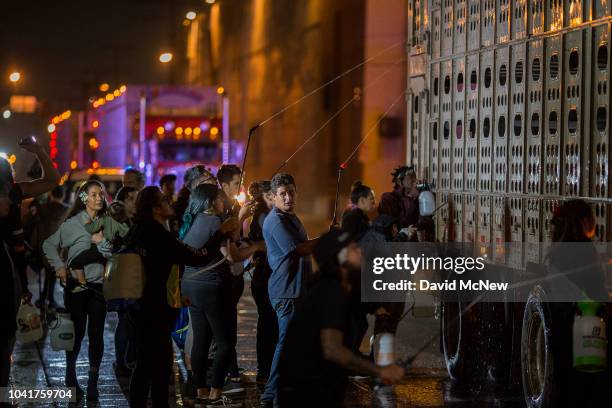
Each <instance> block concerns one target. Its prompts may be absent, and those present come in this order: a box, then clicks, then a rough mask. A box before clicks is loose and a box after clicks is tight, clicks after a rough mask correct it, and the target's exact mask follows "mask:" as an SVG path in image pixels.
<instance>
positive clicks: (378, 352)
mask: <svg viewBox="0 0 612 408" xmlns="http://www.w3.org/2000/svg"><path fill="white" fill-rule="evenodd" d="M374 361H375V362H376V364H377V365H379V366H383V367H384V366H388V365H391V364H394V363H395V336H394V335H393V334H392V333H379V334H377V335H376V337H375V338H374Z"/></svg>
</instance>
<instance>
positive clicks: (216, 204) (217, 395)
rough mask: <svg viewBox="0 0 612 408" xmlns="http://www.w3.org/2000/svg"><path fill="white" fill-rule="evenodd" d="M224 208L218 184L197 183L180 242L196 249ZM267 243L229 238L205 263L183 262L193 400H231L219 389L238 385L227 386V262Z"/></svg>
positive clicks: (229, 304) (229, 333)
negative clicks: (213, 350) (213, 349)
mask: <svg viewBox="0 0 612 408" xmlns="http://www.w3.org/2000/svg"><path fill="white" fill-rule="evenodd" d="M223 211H224V205H223V197H222V195H221V194H220V190H219V189H218V188H217V186H215V185H212V184H200V185H198V186H196V187H195V188H194V189H193V190H192V192H191V196H190V197H189V204H188V206H187V209H186V210H185V214H184V215H183V224H182V226H181V228H180V230H179V236H180V238H181V240H182V241H183V243H184V244H186V245H188V246H190V247H192V248H194V249H199V248H202V247H204V246H205V245H206V243H207V242H208V240H209V239H210V238H211V237H212V236H213V235H214V234H215V232H216V231H217V230H218V229H219V227H220V226H221V215H222V214H223ZM263 249H265V247H264V246H263V241H260V242H257V243H255V244H254V245H251V246H249V247H247V248H243V249H238V248H237V247H236V245H235V244H234V243H232V242H230V241H229V240H228V241H227V242H226V243H225V245H224V246H222V247H221V250H220V251H219V252H218V253H217V254H216V255H215V256H214V257H213V259H212V260H211V261H210V262H209V263H208V264H207V265H206V266H205V267H204V268H201V267H195V266H190V265H187V266H186V267H185V273H184V275H183V280H182V285H181V290H182V293H183V294H184V295H186V296H187V297H188V298H189V301H190V305H189V316H190V319H191V327H192V329H193V338H194V343H193V349H192V351H191V366H192V369H193V375H194V383H195V386H196V388H197V400H199V401H200V402H204V401H207V404H208V405H212V406H216V405H217V404H218V405H219V406H231V400H230V399H229V398H227V397H225V396H223V395H222V393H223V392H225V393H229V392H239V391H242V389H240V388H239V387H227V386H226V387H225V388H224V385H225V376H226V374H227V372H228V371H229V368H230V363H231V359H232V352H233V350H234V348H235V346H236V345H235V340H234V339H233V336H232V319H231V311H232V307H233V306H232V297H231V280H230V278H231V271H230V262H240V261H243V260H245V259H247V258H248V257H250V256H251V255H252V254H253V253H255V252H256V251H260V250H263ZM213 337H214V339H215V343H216V345H217V351H216V353H215V359H214V361H213V365H212V379H211V384H210V391H209V387H208V385H207V382H206V372H207V369H208V349H209V348H210V344H211V342H212V339H213Z"/></svg>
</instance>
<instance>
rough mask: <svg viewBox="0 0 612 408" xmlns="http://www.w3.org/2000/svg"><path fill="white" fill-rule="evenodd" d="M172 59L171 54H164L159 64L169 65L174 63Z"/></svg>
mask: <svg viewBox="0 0 612 408" xmlns="http://www.w3.org/2000/svg"><path fill="white" fill-rule="evenodd" d="M172 57H173V55H172V53H171V52H164V53H163V54H161V55H160V56H159V62H161V63H162V64H167V63H168V62H170V61H172Z"/></svg>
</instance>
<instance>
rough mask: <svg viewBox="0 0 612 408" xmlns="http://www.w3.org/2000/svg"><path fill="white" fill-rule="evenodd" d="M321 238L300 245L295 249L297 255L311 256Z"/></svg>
mask: <svg viewBox="0 0 612 408" xmlns="http://www.w3.org/2000/svg"><path fill="white" fill-rule="evenodd" d="M320 238H321V237H316V238H313V239H309V240H308V241H306V242H304V243H301V244H299V245H298V246H297V247H295V254H296V255H298V256H305V255H310V254H312V253H313V251H314V248H315V246H316V245H317V243H318V242H319V239H320Z"/></svg>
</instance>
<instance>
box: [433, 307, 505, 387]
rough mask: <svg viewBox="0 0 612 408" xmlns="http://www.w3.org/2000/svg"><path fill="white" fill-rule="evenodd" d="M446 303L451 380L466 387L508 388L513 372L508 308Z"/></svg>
mask: <svg viewBox="0 0 612 408" xmlns="http://www.w3.org/2000/svg"><path fill="white" fill-rule="evenodd" d="M469 303H470V302H461V301H457V302H442V319H441V320H442V349H443V352H444V360H445V362H446V368H447V370H448V374H449V376H450V377H451V379H452V380H453V381H455V382H457V383H459V384H462V385H473V384H479V385H482V384H483V383H484V382H493V383H496V384H500V385H505V384H506V383H507V381H508V377H509V373H510V359H509V355H510V353H511V348H512V344H511V335H508V332H507V327H508V326H507V324H506V322H505V321H504V316H503V314H504V305H503V304H501V303H500V304H496V303H486V302H481V303H476V304H475V305H473V306H472V307H471V308H470V309H469V310H467V311H465V313H464V314H463V315H461V312H462V311H463V309H464V308H465V307H466V306H467V305H469Z"/></svg>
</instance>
